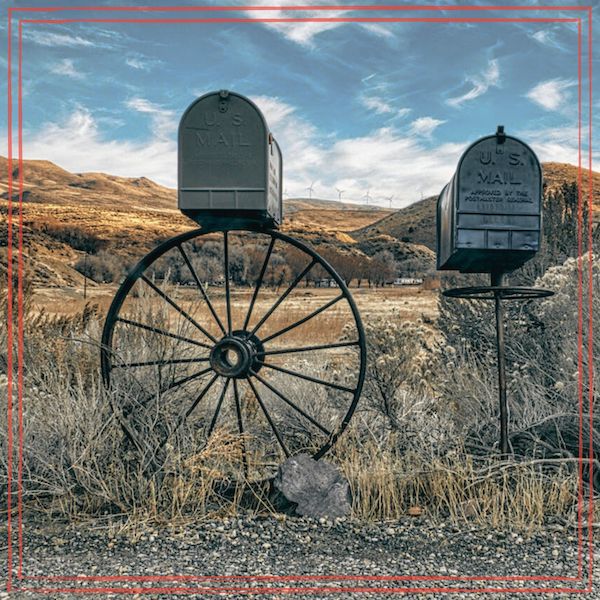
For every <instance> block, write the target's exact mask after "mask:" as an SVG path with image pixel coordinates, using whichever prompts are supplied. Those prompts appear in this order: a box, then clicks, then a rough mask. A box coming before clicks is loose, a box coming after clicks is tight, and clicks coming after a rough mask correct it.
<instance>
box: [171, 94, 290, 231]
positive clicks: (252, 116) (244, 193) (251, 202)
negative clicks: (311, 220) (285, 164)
mask: <svg viewBox="0 0 600 600" xmlns="http://www.w3.org/2000/svg"><path fill="white" fill-rule="evenodd" d="M178 144H179V148H178V150H179V152H178V207H179V209H180V210H181V212H183V214H185V215H187V216H188V217H190V218H192V219H193V220H194V221H197V222H200V223H202V224H205V223H207V222H211V221H215V220H231V221H235V222H236V223H238V224H241V225H242V226H243V225H244V224H246V223H247V224H259V225H263V226H265V227H277V226H278V225H279V224H280V223H281V216H282V194H281V191H282V185H281V177H282V158H281V151H280V149H279V146H278V144H277V142H276V141H275V139H274V138H273V136H272V134H271V133H270V131H269V128H268V126H267V122H266V121H265V118H264V116H263V114H262V113H261V111H260V110H259V108H258V107H257V106H256V105H255V104H254V103H253V102H252V101H251V100H249V99H248V98H245V97H244V96H242V95H241V94H237V93H235V92H230V91H227V90H221V91H219V92H211V93H209V94H205V95H204V96H201V97H200V98H198V99H197V100H195V101H194V102H193V103H192V104H191V105H190V106H189V107H188V109H187V110H186V111H185V113H184V114H183V117H182V118H181V122H180V124H179V135H178Z"/></svg>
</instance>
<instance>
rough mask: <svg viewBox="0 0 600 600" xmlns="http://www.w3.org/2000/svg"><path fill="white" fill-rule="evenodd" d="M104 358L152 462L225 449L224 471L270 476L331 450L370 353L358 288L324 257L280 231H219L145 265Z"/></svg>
mask: <svg viewBox="0 0 600 600" xmlns="http://www.w3.org/2000/svg"><path fill="white" fill-rule="evenodd" d="M311 282H312V283H313V287H309V284H310V283H311ZM323 283H326V284H328V287H326V288H323V287H317V285H319V286H321V285H322V284H323ZM101 359H102V362H101V365H102V376H103V380H104V383H105V385H106V386H108V387H110V388H111V395H110V396H111V404H112V407H113V410H114V411H115V414H116V415H117V417H118V419H119V420H120V422H121V425H122V427H123V429H124V431H125V433H126V434H127V437H128V438H129V440H130V441H131V442H133V443H134V445H135V447H136V448H137V449H138V450H140V451H142V452H143V453H144V455H145V457H146V460H154V459H155V457H156V456H158V455H159V453H160V452H163V453H164V451H165V450H166V449H169V448H171V449H172V448H176V449H177V450H179V451H181V452H182V453H183V454H184V455H186V456H188V457H189V456H190V453H192V454H193V453H194V452H196V453H197V452H198V451H199V450H200V449H204V451H205V455H210V449H211V447H212V448H213V453H214V456H215V460H216V462H219V463H220V465H221V466H220V467H219V468H220V469H222V470H223V473H224V474H226V475H228V476H231V475H233V476H234V477H240V476H241V475H243V477H245V478H250V479H257V478H264V477H266V476H270V475H271V474H272V471H273V469H274V467H275V466H276V465H277V464H279V463H280V462H281V460H282V459H283V458H284V457H287V456H290V455H292V454H295V453H298V452H309V453H311V454H312V456H313V457H314V458H315V459H319V458H320V457H322V456H323V455H324V454H325V453H326V452H327V451H328V450H329V449H330V448H331V446H332V445H333V443H334V442H335V441H336V439H337V438H338V436H339V435H340V434H341V433H342V432H343V431H344V429H345V428H346V426H347V425H348V422H349V420H350V418H351V416H352V414H353V412H354V410H355V408H356V405H357V402H358V399H359V396H360V392H361V388H362V385H363V381H364V376H365V365H366V347H365V337H364V331H363V326H362V323H361V319H360V316H359V313H358V310H357V308H356V305H355V303H354V300H353V298H352V296H351V295H350V292H349V291H348V288H347V287H346V285H345V283H344V281H343V280H342V279H341V277H340V276H339V275H338V274H337V273H336V272H335V271H334V269H333V268H332V267H331V266H330V265H329V264H328V263H327V261H326V260H324V259H323V258H322V257H321V256H319V255H318V254H317V253H316V252H315V251H314V250H312V249H311V248H309V247H308V246H307V245H305V244H303V243H302V242H300V241H298V240H295V239H293V238H290V237H289V236H286V235H284V234H282V233H280V232H278V231H274V230H260V229H258V228H257V229H252V228H248V227H247V226H245V228H244V229H243V230H241V229H240V230H228V229H225V228H223V227H218V226H215V227H211V228H203V229H197V230H194V231H190V232H188V233H185V234H182V235H179V236H177V237H174V238H172V239H170V240H168V241H167V242H165V243H163V244H162V245H160V246H159V247H157V248H156V249H155V250H153V251H152V252H150V253H149V254H148V255H146V256H145V257H144V258H143V259H142V260H141V261H140V262H139V263H138V264H137V266H136V267H135V268H134V269H133V270H132V271H131V273H130V274H129V275H128V276H127V278H126V279H125V280H124V282H123V283H122V285H121V286H120V288H119V290H118V291H117V293H116V296H115V298H114V300H113V302H112V304H111V306H110V309H109V311H108V314H107V318H106V322H105V324H104V330H103V334H102V357H101ZM211 442H212V443H213V445H212V446H211ZM219 444H220V445H219ZM223 465H225V466H223Z"/></svg>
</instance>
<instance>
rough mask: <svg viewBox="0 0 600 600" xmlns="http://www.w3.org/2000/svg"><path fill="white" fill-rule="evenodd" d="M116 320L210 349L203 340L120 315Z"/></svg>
mask: <svg viewBox="0 0 600 600" xmlns="http://www.w3.org/2000/svg"><path fill="white" fill-rule="evenodd" d="M116 321H120V322H121V323H125V324H126V325H132V326H133V327H139V328H140V329H145V330H146V331H151V332H152V333H157V334H158V335H164V336H166V337H170V338H173V339H176V340H179V341H181V342H187V343H188V344H193V345H194V346H200V347H201V348H208V349H209V350H210V349H212V346H210V345H209V344H205V343H204V342H198V341H197V340H192V339H191V338H187V337H184V336H182V335H177V334H176V333H171V332H169V331H165V330H164V329H160V328H158V327H152V326H151V325H145V324H144V323H138V322H137V321H131V320H129V319H123V318H122V317H117V319H116Z"/></svg>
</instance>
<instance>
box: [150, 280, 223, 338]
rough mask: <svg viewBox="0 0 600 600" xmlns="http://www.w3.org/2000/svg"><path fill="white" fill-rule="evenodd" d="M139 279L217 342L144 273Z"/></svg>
mask: <svg viewBox="0 0 600 600" xmlns="http://www.w3.org/2000/svg"><path fill="white" fill-rule="evenodd" d="M140 279H141V280H142V281H143V282H144V283H146V284H147V285H149V286H150V287H151V288H152V289H153V290H154V291H155V292H156V293H157V294H158V295H159V296H160V297H161V298H162V299H163V300H165V302H167V303H168V304H170V305H171V306H172V307H173V308H174V309H175V310H176V311H177V312H178V313H179V314H180V315H181V316H182V317H184V318H186V319H187V320H188V321H189V322H190V323H191V324H192V325H193V326H194V327H196V329H199V330H200V331H201V332H202V333H203V334H204V335H205V336H206V337H207V338H208V339H209V340H211V341H212V342H215V343H216V342H217V339H216V338H215V337H214V336H212V335H211V334H210V333H209V332H208V331H206V329H204V327H202V325H200V323H198V322H197V321H196V320H195V319H194V318H193V317H192V316H190V315H188V313H187V312H185V310H183V308H181V307H180V306H179V305H178V304H177V303H176V302H175V301H173V300H171V298H170V297H169V296H168V295H167V294H165V293H164V292H163V291H162V290H161V289H160V288H159V287H157V286H156V285H154V284H153V283H152V282H151V281H150V280H149V279H148V278H147V277H146V276H145V275H142V276H141V277H140Z"/></svg>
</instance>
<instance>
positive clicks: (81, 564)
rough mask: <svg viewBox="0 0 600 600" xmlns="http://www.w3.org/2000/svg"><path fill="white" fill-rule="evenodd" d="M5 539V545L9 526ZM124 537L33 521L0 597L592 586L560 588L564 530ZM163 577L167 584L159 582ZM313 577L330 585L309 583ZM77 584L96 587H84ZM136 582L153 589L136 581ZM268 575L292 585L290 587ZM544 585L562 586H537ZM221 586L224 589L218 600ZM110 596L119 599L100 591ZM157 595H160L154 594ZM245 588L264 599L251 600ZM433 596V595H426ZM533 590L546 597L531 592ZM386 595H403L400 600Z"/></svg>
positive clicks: (568, 569)
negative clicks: (17, 568)
mask: <svg viewBox="0 0 600 600" xmlns="http://www.w3.org/2000/svg"><path fill="white" fill-rule="evenodd" d="M2 529H3V533H2V537H3V538H4V539H6V524H4V525H3V527H2ZM118 529H119V526H118V524H117V523H114V522H113V523H112V524H108V525H107V524H106V523H105V522H99V521H93V522H87V523H85V522H84V523H77V524H50V523H45V522H43V521H40V520H39V519H37V520H34V519H28V518H25V519H24V529H23V574H24V575H25V576H26V578H25V579H22V580H18V579H14V585H15V587H20V588H21V589H27V590H28V591H13V592H12V593H11V594H10V595H2V593H0V598H34V597H38V598H40V597H51V598H76V597H84V595H87V594H88V593H90V592H91V591H93V590H96V592H95V597H106V598H119V597H123V598H132V597H140V598H142V597H143V598H157V599H158V598H169V597H174V596H177V595H180V594H181V595H182V597H183V596H185V597H188V598H189V597H197V598H217V597H221V598H223V597H227V598H248V597H250V598H287V597H293V598H311V599H315V598H339V599H343V598H380V597H393V595H401V596H402V597H403V598H442V597H447V598H474V597H476V598H478V597H482V598H508V597H512V596H514V597H515V598H541V597H548V598H554V597H556V598H570V597H573V598H579V597H581V594H576V593H573V592H566V591H565V592H559V589H560V590H563V589H565V588H567V589H568V588H582V587H583V588H584V587H585V583H584V584H583V585H582V583H581V582H580V581H579V582H578V581H568V580H567V581H565V580H562V581H561V580H559V579H556V578H561V577H564V578H569V577H570V578H573V577H576V576H577V565H578V543H577V542H578V538H577V531H575V530H567V529H565V528H564V527H562V526H560V525H549V526H548V527H547V528H545V529H544V530H542V531H538V532H536V533H534V534H532V535H530V536H528V535H524V534H522V533H517V532H507V531H493V530H484V529H478V528H475V527H472V528H468V527H465V528H461V529H459V528H457V527H454V526H452V525H450V524H448V523H432V522H430V521H428V520H427V519H424V518H406V519H404V520H401V521H399V522H394V523H380V524H368V525H367V524H361V523H357V522H354V521H352V520H337V521H327V520H323V519H322V520H320V521H315V520H309V519H303V518H292V517H285V518H284V517H282V518H274V517H267V518H260V517H254V516H250V515H248V516H243V517H239V518H231V519H224V520H213V521H207V522H203V523H199V524H194V525H186V526H182V527H173V526H171V527H162V528H148V527H146V528H144V529H143V530H136V531H133V530H131V529H130V530H128V531H127V532H121V533H119V532H118ZM15 541H16V538H15ZM2 552H3V554H4V557H0V560H1V563H2V564H1V569H2V571H1V572H0V576H1V577H2V579H3V580H6V575H7V571H6V565H7V561H6V553H7V549H6V547H4V548H3V549H2ZM584 553H585V556H583V557H582V566H583V569H584V571H585V572H586V573H587V563H588V559H587V554H588V549H587V548H584ZM15 554H16V556H15V562H16V561H17V560H18V555H17V553H15ZM157 575H163V576H165V575H168V576H169V577H170V579H169V580H168V581H165V580H156V579H153V577H154V576H157ZM311 575H312V576H320V577H322V579H321V580H320V581H317V582H315V581H314V580H310V579H303V577H304V576H311ZM81 576H85V577H89V576H92V577H94V578H96V579H94V580H90V579H78V578H79V577H81ZM140 576H141V577H146V578H147V579H146V580H145V581H143V582H139V581H137V582H136V581H133V580H128V578H133V577H140ZM248 576H252V579H251V580H248ZM272 576H285V577H288V578H289V579H288V580H287V581H284V582H282V581H277V580H274V579H272ZM421 576H426V577H435V578H436V579H433V580H422V579H419V577H421ZM515 576H519V577H521V579H514V577H515ZM538 576H539V577H546V578H548V577H552V578H555V579H553V580H542V581H539V580H538V581H535V580H533V579H530V578H531V577H538ZM48 577H50V579H48ZM105 577H110V578H114V577H118V578H117V579H109V580H106V579H103V578H105ZM348 577H351V579H349V578H348ZM457 577H462V578H463V579H462V580H456V578H457ZM480 577H486V578H488V579H487V580H485V581H482V580H478V578H480ZM490 577H492V578H498V579H489V578H490ZM504 577H512V578H513V579H511V580H508V581H507V580H502V578H504ZM372 578H375V579H372ZM377 578H379V579H377ZM595 579H600V578H596V577H595ZM211 586H212V588H213V592H211ZM215 586H216V587H220V588H221V589H222V592H221V593H220V594H218V595H217V594H215V593H214V587H215ZM107 587H109V588H111V589H112V590H114V593H109V592H108V591H101V590H102V589H106V588H107ZM149 587H150V588H155V590H156V591H155V592H150V591H147V590H146V588H149ZM156 588H161V589H160V590H159V589H156ZM171 588H177V589H171ZM249 588H255V589H257V588H258V589H260V590H261V591H255V592H253V593H252V595H249V594H248V592H250V591H251V590H250V589H249ZM298 588H311V589H310V590H306V589H305V590H304V591H300V590H299V589H298ZM356 588H362V589H363V590H364V591H362V592H359V591H356ZM386 588H387V590H386ZM426 588H430V589H431V588H435V589H436V591H435V592H431V593H427V592H426V591H425V589H426ZM531 588H535V589H537V590H538V591H537V592H527V591H526V590H527V589H531ZM593 588H594V590H596V591H593V592H592V593H591V594H588V597H592V598H600V581H598V580H597V581H595V582H594V585H593ZM194 589H195V590H197V591H196V592H194V591H193V590H194ZM390 589H394V590H396V591H395V592H394V593H393V594H392V592H390V591H388V590H390ZM420 589H423V590H424V591H423V592H419V590H420ZM486 589H487V590H489V591H487V592H483V591H479V592H478V593H476V594H474V593H473V592H475V591H477V590H486ZM517 589H519V590H522V591H519V592H518V593H517V592H516V590H517ZM548 589H554V590H556V591H555V592H554V593H551V592H550V591H545V590H548ZM52 590H56V591H52ZM86 590H87V591H86ZM121 590H123V591H121ZM402 590H406V591H402ZM451 590H454V591H451ZM492 590H497V591H492ZM504 590H505V591H504ZM510 590H514V592H513V591H510ZM292 591H294V594H293V595H290V592H292ZM42 594H43V595H42Z"/></svg>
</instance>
